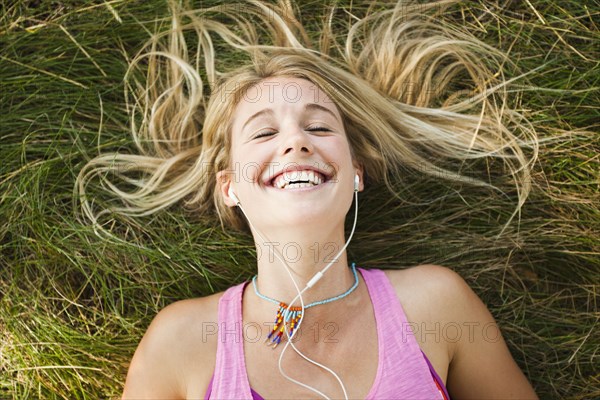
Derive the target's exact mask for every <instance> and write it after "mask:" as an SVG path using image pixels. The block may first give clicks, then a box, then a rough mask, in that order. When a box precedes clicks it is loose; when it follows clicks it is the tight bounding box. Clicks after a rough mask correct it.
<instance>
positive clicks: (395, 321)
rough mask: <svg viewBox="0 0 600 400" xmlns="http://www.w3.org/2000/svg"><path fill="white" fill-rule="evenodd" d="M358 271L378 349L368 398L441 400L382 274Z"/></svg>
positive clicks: (387, 281) (371, 270)
mask: <svg viewBox="0 0 600 400" xmlns="http://www.w3.org/2000/svg"><path fill="white" fill-rule="evenodd" d="M359 270H360V273H361V275H362V277H363V279H364V281H365V284H366V286H367V289H368V292H369V296H370V297H371V303H372V304H373V312H374V314H375V321H376V324H377V340H378V348H379V366H378V370H377V375H376V378H375V382H374V384H373V387H372V388H371V391H370V392H369V395H367V399H380V398H397V397H395V396H398V394H400V393H402V394H404V393H406V394H410V396H412V397H411V398H422V399H437V398H440V397H439V392H438V389H437V387H436V385H435V382H434V380H433V379H432V377H431V372H430V369H429V366H428V365H427V362H426V361H425V359H424V358H423V353H422V352H421V348H420V347H419V344H418V343H417V340H416V339H415V336H414V333H413V327H412V326H411V324H410V323H409V322H408V321H407V318H406V314H405V313H404V309H403V308H402V305H401V304H400V300H399V299H398V296H397V295H396V291H395V289H394V287H393V286H392V284H391V283H390V281H389V279H388V278H387V276H386V275H385V273H384V271H382V270H379V269H369V270H366V269H362V268H359Z"/></svg>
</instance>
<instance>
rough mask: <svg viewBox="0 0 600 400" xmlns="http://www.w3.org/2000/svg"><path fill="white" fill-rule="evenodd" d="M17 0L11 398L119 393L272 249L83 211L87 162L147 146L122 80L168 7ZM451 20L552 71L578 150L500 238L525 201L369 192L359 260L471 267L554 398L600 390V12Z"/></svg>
mask: <svg viewBox="0 0 600 400" xmlns="http://www.w3.org/2000/svg"><path fill="white" fill-rule="evenodd" d="M204 3H205V4H206V3H208V2H204ZM211 3H212V2H211ZM313 3H314V2H313ZM317 3H318V4H323V3H325V2H323V1H322V2H317ZM342 3H343V4H346V3H348V4H349V3H350V1H345V2H342ZM363 3H365V2H364V1H354V2H353V4H354V5H353V7H355V8H356V7H359V6H360V5H361V4H363ZM0 5H1V7H2V12H1V13H0V85H1V90H0V107H1V108H0V160H2V162H1V166H0V397H1V398H18V399H24V398H48V399H54V398H58V399H98V398H114V397H118V396H119V394H120V391H121V388H122V384H123V381H124V377H125V374H126V370H127V366H128V362H129V360H130V358H131V356H132V354H133V351H134V350H135V347H136V345H137V343H138V342H139V339H140V337H141V335H142V334H143V333H144V331H145V329H146V327H147V326H148V324H149V322H150V320H151V319H152V317H153V316H154V315H155V314H156V312H157V311H158V310H160V309H161V308H162V307H164V306H165V305H167V304H169V303H171V302H173V301H176V300H179V299H183V298H189V297H195V296H202V295H206V294H209V293H213V292H215V291H219V290H223V289H225V288H226V287H228V286H230V285H232V284H234V283H238V282H241V281H243V280H245V279H248V278H249V277H250V276H251V275H252V274H253V265H254V264H253V263H254V261H253V257H254V250H253V246H252V243H251V241H250V240H249V238H248V237H245V236H243V235H237V234H233V233H225V232H223V231H222V230H221V229H220V228H219V227H217V226H214V225H211V224H208V223H205V222H198V221H194V220H193V219H192V218H190V217H189V216H188V215H186V213H185V212H184V211H183V210H182V209H180V208H178V207H173V208H172V209H171V210H169V212H163V213H160V214H157V215H155V216H151V217H146V218H144V219H141V220H138V221H136V222H135V223H134V224H131V223H130V222H128V221H125V220H123V219H122V218H120V217H118V216H116V217H115V218H116V221H118V226H116V228H115V229H116V231H117V232H119V234H120V235H121V236H122V237H126V238H128V239H129V241H128V242H127V243H121V242H117V241H109V240H104V239H100V238H98V237H97V236H96V235H95V234H94V232H93V229H92V228H91V227H90V226H89V225H86V224H85V223H82V222H80V221H79V219H78V218H76V215H77V207H78V205H77V202H76V201H75V200H74V198H73V186H74V181H75V177H76V176H77V173H78V171H79V170H80V169H81V168H82V166H83V165H84V164H85V162H86V161H87V160H88V159H89V158H92V157H94V156H95V155H97V154H98V153H99V152H108V151H115V150H121V151H128V150H131V149H133V147H132V143H131V140H130V136H129V134H128V117H127V115H126V113H125V111H124V97H123V76H124V74H125V71H126V68H127V62H128V60H130V59H131V57H132V56H133V55H134V54H135V52H136V51H137V50H139V49H140V48H141V46H142V44H143V43H144V42H145V40H146V39H147V38H148V32H149V31H153V30H155V29H157V27H158V26H161V23H159V22H156V21H157V19H159V18H162V17H164V16H165V15H167V14H166V5H165V2H163V1H158V0H149V1H144V2H138V1H119V0H113V1H95V2H87V1H75V0H63V1H58V0H57V1H33V0H32V1H25V0H20V1H19V0H17V1H3V2H1V3H0ZM315 9H317V10H318V9H319V8H318V7H317V8H314V7H312V6H309V5H307V6H306V9H305V11H306V10H309V11H310V12H307V14H306V15H313V14H318V13H315V11H314V10H315ZM450 11H451V12H449V13H448V14H444V18H448V19H453V20H454V21H456V23H458V24H459V25H461V26H463V27H466V28H468V29H470V30H472V31H473V32H476V34H477V36H479V37H480V38H481V39H482V40H484V41H486V42H488V43H490V44H492V45H493V46H495V47H499V48H501V49H503V50H505V51H509V52H510V54H511V60H512V61H513V62H514V66H508V65H507V73H508V74H509V76H510V74H513V75H516V74H517V73H518V71H531V70H533V69H536V68H537V69H536V70H535V72H533V73H532V74H530V75H528V77H527V79H526V80H525V79H523V80H521V81H519V82H518V84H519V85H521V86H522V88H523V89H524V91H523V92H522V93H521V94H519V95H518V96H515V99H514V100H515V104H517V105H518V106H519V107H520V108H521V109H522V110H524V111H525V112H527V113H528V115H529V116H530V118H531V120H532V122H533V123H534V125H535V126H536V129H537V130H538V133H539V134H540V136H541V137H542V138H557V137H559V136H561V137H562V139H561V140H556V141H553V142H545V143H544V144H543V145H542V148H541V151H540V157H539V163H538V164H537V165H536V168H535V171H534V175H533V180H534V182H533V183H534V190H533V192H532V194H531V196H530V198H529V200H528V202H527V203H526V204H525V206H524V209H523V211H522V214H521V216H520V222H519V224H514V225H513V226H512V228H511V229H510V230H508V231H507V232H505V234H504V235H503V236H501V237H500V238H499V239H495V235H497V234H498V233H499V232H500V229H501V228H502V226H503V223H505V222H506V220H507V219H508V217H509V216H510V213H511V211H512V208H513V207H514V204H515V203H514V198H512V199H506V198H498V197H494V198H493V197H490V193H488V192H486V191H484V190H482V189H473V188H470V187H460V186H459V185H452V184H448V183H444V184H442V183H440V182H435V181H427V180H424V179H423V178H422V177H416V178H415V179H414V180H411V179H408V180H407V182H405V183H404V184H405V185H406V193H407V197H406V202H404V203H403V202H400V201H398V200H394V201H392V200H389V199H388V198H387V197H385V196H383V195H382V193H383V191H382V190H381V188H376V187H373V188H369V189H368V190H367V191H366V192H365V193H364V194H363V195H362V201H361V209H360V216H359V223H358V227H357V233H356V236H355V240H353V243H352V246H351V250H350V258H351V259H352V260H356V261H357V263H358V264H359V265H363V266H368V267H379V268H402V267H406V266H410V265H416V264H421V263H426V262H431V263H437V264H442V265H446V266H448V267H451V268H453V269H454V270H456V271H457V272H459V273H460V274H461V275H462V276H463V277H464V278H465V279H466V280H467V281H468V282H469V284H470V285H471V286H472V287H473V289H474V290H475V291H476V292H477V293H478V294H479V295H480V296H481V297H482V299H483V300H484V302H485V303H486V304H487V305H488V307H489V308H490V310H491V312H492V314H493V315H494V316H495V317H496V319H497V320H498V322H499V324H500V326H501V327H502V331H503V334H504V335H505V337H506V340H507V342H508V344H509V347H510V349H511V351H512V353H513V355H514V357H515V359H516V360H517V362H518V363H519V365H520V366H521V367H522V368H523V370H524V371H525V372H526V374H527V376H528V377H529V379H530V380H531V381H532V383H533V385H534V386H535V388H536V391H537V392H538V394H539V395H540V397H541V398H543V399H589V398H597V397H600V368H598V365H600V360H599V357H600V356H599V355H598V348H600V329H599V324H598V323H599V320H600V311H599V308H598V306H599V293H600V286H599V282H600V235H599V232H600V210H599V205H600V157H599V156H598V154H600V134H599V133H598V122H597V121H599V120H600V118H599V117H600V108H599V106H598V105H599V104H600V96H599V91H598V88H599V86H600V73H599V72H600V66H599V50H598V43H599V41H600V33H599V30H598V21H599V19H598V18H599V15H600V4H599V3H598V2H579V1H576V0H566V1H562V2H554V1H546V0H537V1H531V2H530V1H525V2H510V1H468V2H465V3H462V4H461V5H458V6H454V7H453V8H452V9H451V10H450ZM305 18H307V21H306V23H307V24H308V25H310V26H312V25H314V21H313V20H308V17H305ZM231 63H232V64H233V63H234V60H232V61H231ZM458 193H460V194H458ZM443 194H445V195H446V196H445V197H444V199H443V201H442V200H439V197H440V195H443ZM98 196H100V194H98ZM432 199H438V200H435V201H431V200H432ZM426 200H429V201H426ZM391 241H392V242H393V241H397V244H398V245H396V246H390V242H391Z"/></svg>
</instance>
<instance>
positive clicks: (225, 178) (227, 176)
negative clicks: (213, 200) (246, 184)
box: [217, 170, 237, 207]
mask: <svg viewBox="0 0 600 400" xmlns="http://www.w3.org/2000/svg"><path fill="white" fill-rule="evenodd" d="M217 187H218V188H219V191H220V192H221V196H222V197H223V202H224V203H225V205H226V206H228V207H235V206H236V205H237V204H236V202H235V201H234V200H233V199H232V198H231V197H229V188H230V187H232V182H231V172H229V171H227V170H224V171H219V172H217Z"/></svg>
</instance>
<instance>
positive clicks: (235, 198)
mask: <svg viewBox="0 0 600 400" xmlns="http://www.w3.org/2000/svg"><path fill="white" fill-rule="evenodd" d="M227 195H228V196H229V198H231V199H232V200H233V201H235V204H236V205H237V204H239V203H240V199H238V198H237V196H236V195H235V193H234V192H233V186H231V185H230V186H229V190H228V191H227Z"/></svg>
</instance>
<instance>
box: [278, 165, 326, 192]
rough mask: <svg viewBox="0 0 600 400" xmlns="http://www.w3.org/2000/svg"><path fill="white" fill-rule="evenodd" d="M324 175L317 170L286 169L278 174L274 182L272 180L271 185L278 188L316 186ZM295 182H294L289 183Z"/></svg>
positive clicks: (321, 181)
mask: <svg viewBox="0 0 600 400" xmlns="http://www.w3.org/2000/svg"><path fill="white" fill-rule="evenodd" d="M323 180H324V177H323V175H321V174H320V173H319V172H315V171H309V170H304V171H286V172H284V173H283V174H281V175H279V177H277V179H276V180H275V182H273V186H275V187H276V188H279V189H283V188H286V189H287V188H290V189H293V188H300V187H310V186H316V185H320V184H321V183H323ZM295 181H305V182H295ZM290 182H295V183H290Z"/></svg>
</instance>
